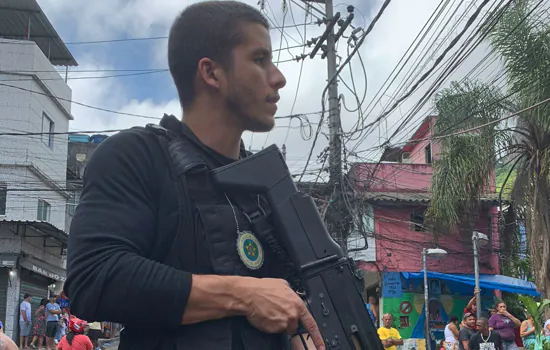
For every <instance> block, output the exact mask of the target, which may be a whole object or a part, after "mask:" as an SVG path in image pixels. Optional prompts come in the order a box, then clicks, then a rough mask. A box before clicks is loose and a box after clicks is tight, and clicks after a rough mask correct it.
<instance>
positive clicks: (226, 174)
mask: <svg viewBox="0 0 550 350" xmlns="http://www.w3.org/2000/svg"><path fill="white" fill-rule="evenodd" d="M212 175H213V180H214V182H215V183H216V185H217V186H219V187H220V188H222V189H223V190H224V191H226V192H232V193H251V194H261V195H262V196H263V197H264V198H265V199H266V200H267V202H268V203H269V207H270V208H269V210H270V213H269V216H270V221H271V223H272V224H273V226H274V227H275V233H274V236H275V240H276V241H277V242H279V243H280V245H281V247H282V250H284V252H285V254H286V255H287V256H288V258H289V259H290V261H291V263H292V266H293V268H294V269H295V271H294V272H295V273H296V274H297V275H298V276H299V278H300V280H301V282H302V286H303V288H304V292H305V296H303V297H304V299H305V301H306V304H307V306H308V309H309V310H310V312H311V314H312V315H313V317H314V318H315V321H316V322H317V325H318V326H319V329H320V330H321V334H322V335H323V339H324V340H325V344H326V346H327V349H332V350H335V349H338V350H384V348H383V346H382V343H381V342H380V339H379V337H378V334H377V332H376V329H375V327H374V325H373V322H372V320H371V318H370V316H369V313H368V311H367V309H366V307H365V303H364V301H363V298H362V297H361V293H360V291H359V289H358V288H357V285H356V279H357V278H358V277H357V275H356V274H355V273H354V270H353V269H352V262H351V263H350V259H348V258H347V257H346V256H345V255H344V254H343V252H342V249H341V247H340V246H339V245H338V244H337V243H336V242H335V241H334V240H333V239H332V238H331V237H330V235H329V233H328V232H327V229H326V228H325V225H324V223H323V220H322V219H321V217H320V215H319V211H318V210H317V207H316V206H315V203H314V202H313V199H312V198H311V197H310V196H307V195H304V194H303V193H301V192H299V191H298V189H297V188H296V185H295V183H294V181H293V179H292V176H291V174H290V172H289V170H288V167H287V165H286V163H285V161H284V159H283V157H282V154H281V152H280V151H279V149H278V147H277V146H275V145H272V146H269V147H268V148H265V149H264V150H262V151H261V152H258V153H256V154H254V155H252V156H250V157H248V158H245V159H242V160H240V161H237V162H235V163H232V164H230V165H227V166H224V167H221V168H217V169H215V170H214V171H213V174H212ZM236 197H237V198H238V196H236Z"/></svg>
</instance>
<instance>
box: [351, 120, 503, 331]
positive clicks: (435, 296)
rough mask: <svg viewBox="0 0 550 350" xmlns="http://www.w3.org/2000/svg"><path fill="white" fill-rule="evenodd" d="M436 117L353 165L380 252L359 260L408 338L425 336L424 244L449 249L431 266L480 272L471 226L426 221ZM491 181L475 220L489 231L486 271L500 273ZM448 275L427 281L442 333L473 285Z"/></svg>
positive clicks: (436, 149) (482, 262)
mask: <svg viewBox="0 0 550 350" xmlns="http://www.w3.org/2000/svg"><path fill="white" fill-rule="evenodd" d="M434 121H435V117H428V118H426V119H425V120H424V122H423V123H422V124H421V125H420V127H419V128H418V129H417V130H416V132H415V133H414V134H413V136H412V137H411V139H410V140H409V141H408V143H407V144H406V145H405V146H404V147H399V148H388V149H387V150H386V152H384V154H383V155H382V158H381V160H380V161H379V162H377V163H358V164H354V166H353V168H352V170H351V172H350V177H351V178H352V179H353V180H354V184H355V189H356V191H357V193H359V195H360V196H362V197H363V199H364V202H365V203H366V205H365V209H364V211H363V216H364V218H363V220H362V221H363V223H364V225H363V226H364V227H363V228H364V231H366V232H367V234H368V237H369V238H370V242H369V243H370V244H369V249H371V252H372V254H374V257H375V258H374V259H373V256H370V257H369V259H361V257H359V259H357V260H358V262H357V264H358V266H360V267H361V268H362V269H363V270H364V271H365V273H366V274H369V276H370V278H371V279H372V280H374V281H377V282H378V284H373V286H372V287H371V288H372V289H371V290H368V291H367V292H368V294H370V295H373V294H377V295H379V296H381V304H380V307H381V313H382V312H390V313H392V314H393V315H394V319H395V322H396V323H395V325H394V326H395V327H397V328H398V329H399V331H400V333H401V335H402V336H403V337H405V338H423V337H424V327H423V322H424V320H425V317H426V315H425V314H424V285H423V281H422V273H420V274H419V272H422V271H423V261H422V250H423V249H424V248H426V249H429V248H442V249H445V250H446V251H447V256H446V257H445V258H444V259H442V260H428V261H427V271H429V272H434V273H443V274H445V275H446V276H450V275H451V276H452V275H455V276H456V275H463V276H470V275H471V274H473V273H474V252H473V246H472V239H471V237H472V228H468V227H464V228H459V229H457V230H455V231H454V232H435V233H434V232H430V231H429V230H428V229H427V227H426V226H425V225H424V214H425V212H426V209H427V208H428V206H429V203H430V187H431V181H432V174H433V168H432V163H433V162H435V161H437V159H438V158H439V154H440V152H441V146H440V144H439V143H438V142H437V141H432V139H431V131H432V129H433V123H434ZM491 180H493V181H490V182H491V185H490V186H489V188H488V189H487V195H486V196H485V198H483V199H482V200H481V206H480V210H479V212H478V213H476V215H475V216H474V219H473V221H474V222H475V223H474V224H473V230H475V231H479V232H482V233H484V234H485V235H487V237H488V238H489V243H488V244H487V245H486V246H485V247H483V248H481V249H480V255H479V266H480V273H481V274H483V275H497V274H499V273H500V266H499V257H498V252H499V239H500V237H499V231H498V225H497V219H498V200H497V196H496V195H495V185H494V178H492V179H491ZM436 236H437V239H436ZM371 246H373V247H371ZM450 280H452V278H449V280H441V279H438V278H433V279H432V278H430V280H429V284H428V285H429V288H430V290H429V298H430V299H429V300H430V304H429V308H430V312H429V314H428V316H429V317H430V327H432V328H431V329H430V331H431V332H432V338H433V339H435V338H438V337H439V336H442V329H443V328H444V326H445V322H446V321H448V317H449V316H450V315H451V314H455V315H457V316H461V315H462V311H463V308H464V307H465V305H466V304H467V302H468V300H469V299H470V298H471V297H472V296H473V289H474V287H473V285H468V284H464V283H454V282H452V281H450ZM493 296H494V295H493V292H492V291H490V290H485V291H484V298H483V300H484V303H487V305H488V303H490V302H492V301H493ZM434 337H435V338H434Z"/></svg>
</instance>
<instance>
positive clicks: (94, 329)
mask: <svg viewBox="0 0 550 350" xmlns="http://www.w3.org/2000/svg"><path fill="white" fill-rule="evenodd" d="M102 329H103V322H97V321H96V322H91V323H89V324H88V338H90V340H91V341H92V345H93V346H94V349H97V347H98V346H99V338H101V330H102Z"/></svg>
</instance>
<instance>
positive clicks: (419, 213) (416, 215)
mask: <svg viewBox="0 0 550 350" xmlns="http://www.w3.org/2000/svg"><path fill="white" fill-rule="evenodd" d="M425 212H426V209H415V210H413V212H412V214H411V221H412V226H413V228H414V230H415V231H416V232H423V231H425V228H424V213H425Z"/></svg>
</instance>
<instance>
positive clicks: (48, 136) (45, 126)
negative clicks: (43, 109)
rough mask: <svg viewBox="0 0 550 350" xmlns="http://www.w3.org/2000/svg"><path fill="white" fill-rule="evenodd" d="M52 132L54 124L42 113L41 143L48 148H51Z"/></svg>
mask: <svg viewBox="0 0 550 350" xmlns="http://www.w3.org/2000/svg"><path fill="white" fill-rule="evenodd" d="M54 132H55V124H54V122H53V121H52V120H51V119H50V117H48V116H47V115H46V113H42V142H44V144H45V145H46V146H48V147H49V148H53V138H54V134H53V133H54Z"/></svg>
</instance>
